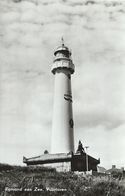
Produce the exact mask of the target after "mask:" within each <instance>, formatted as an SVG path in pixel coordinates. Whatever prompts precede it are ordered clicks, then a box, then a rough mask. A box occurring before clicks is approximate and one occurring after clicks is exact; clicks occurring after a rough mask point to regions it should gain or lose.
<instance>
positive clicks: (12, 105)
mask: <svg viewBox="0 0 125 196" xmlns="http://www.w3.org/2000/svg"><path fill="white" fill-rule="evenodd" d="M93 2H94V3H93V4H92V3H87V0H77V1H76V0H22V1H21V0H4V1H3V0H0V162H3V163H11V164H22V157H23V155H25V156H26V157H31V156H35V155H36V156H37V155H40V154H42V153H43V152H44V150H45V149H48V151H50V136H51V126H52V110H53V91H54V75H52V73H51V71H50V67H51V65H52V61H53V51H54V49H55V48H56V47H57V46H59V45H60V42H61V41H60V40H61V37H62V36H63V37H64V40H65V44H66V45H67V46H68V47H69V48H71V49H72V58H73V62H74V64H75V74H74V75H73V76H72V91H73V111H74V123H75V130H74V131H75V146H76V148H77V143H78V140H79V139H80V140H81V141H82V142H83V144H84V146H86V145H87V146H89V150H88V153H89V154H90V155H92V156H94V157H95V158H99V157H100V159H101V166H104V167H106V168H110V167H111V165H112V164H116V165H117V166H118V167H122V166H125V156H124V150H123V149H125V1H124V0H123V1H122V0H121V1H118V0H115V1H111V0H105V1H103V0H101V1H93Z"/></svg>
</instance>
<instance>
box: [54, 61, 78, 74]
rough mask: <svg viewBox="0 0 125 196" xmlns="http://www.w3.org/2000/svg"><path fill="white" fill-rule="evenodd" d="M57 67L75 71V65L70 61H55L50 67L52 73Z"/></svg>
mask: <svg viewBox="0 0 125 196" xmlns="http://www.w3.org/2000/svg"><path fill="white" fill-rule="evenodd" d="M59 69H67V70H68V71H69V72H70V73H71V74H73V73H74V71H75V66H74V64H73V63H72V61H55V62H54V63H53V65H52V67H51V71H52V73H53V74H55V72H56V71H57V70H59Z"/></svg>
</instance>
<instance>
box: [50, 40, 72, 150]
mask: <svg viewBox="0 0 125 196" xmlns="http://www.w3.org/2000/svg"><path fill="white" fill-rule="evenodd" d="M54 56H55V57H54V61H53V65H52V68H51V71H52V73H53V74H54V76H55V92H54V108H53V120H52V137H51V153H68V152H71V151H72V152H74V130H73V126H74V122H73V111H72V90H71V74H73V73H74V64H73V62H72V59H71V52H70V51H69V49H68V48H67V47H66V46H65V45H64V42H63V38H62V45H61V46H59V47H58V48H57V49H56V50H55V52H54Z"/></svg>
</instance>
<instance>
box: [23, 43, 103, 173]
mask: <svg viewBox="0 0 125 196" xmlns="http://www.w3.org/2000/svg"><path fill="white" fill-rule="evenodd" d="M74 68H75V67H74V64H73V61H72V58H71V51H70V50H69V49H68V47H66V46H65V44H64V41H63V39H62V43H61V46H59V47H58V48H57V49H56V50H55V52H54V60H53V64H52V66H51V71H52V73H53V75H54V77H55V85H54V87H55V88H54V106H53V118H52V136H51V152H50V153H45V152H46V151H44V154H41V155H39V156H36V157H31V158H26V157H23V163H26V164H27V165H44V167H48V168H50V169H52V168H55V169H56V170H57V171H63V172H65V171H88V170H92V171H97V165H98V164H99V163H100V159H98V160H97V159H95V158H93V157H91V156H89V155H88V154H87V153H86V152H85V151H84V148H83V146H82V143H81V142H79V145H78V149H77V151H76V152H75V151H74V122H73V110H72V103H73V98H72V89H71V76H72V74H73V73H74V71H75V69H74ZM86 160H87V161H86Z"/></svg>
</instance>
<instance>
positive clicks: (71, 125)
mask: <svg viewBox="0 0 125 196" xmlns="http://www.w3.org/2000/svg"><path fill="white" fill-rule="evenodd" d="M69 124H70V127H71V128H73V126H74V122H73V119H72V118H71V119H70V121H69Z"/></svg>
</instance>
